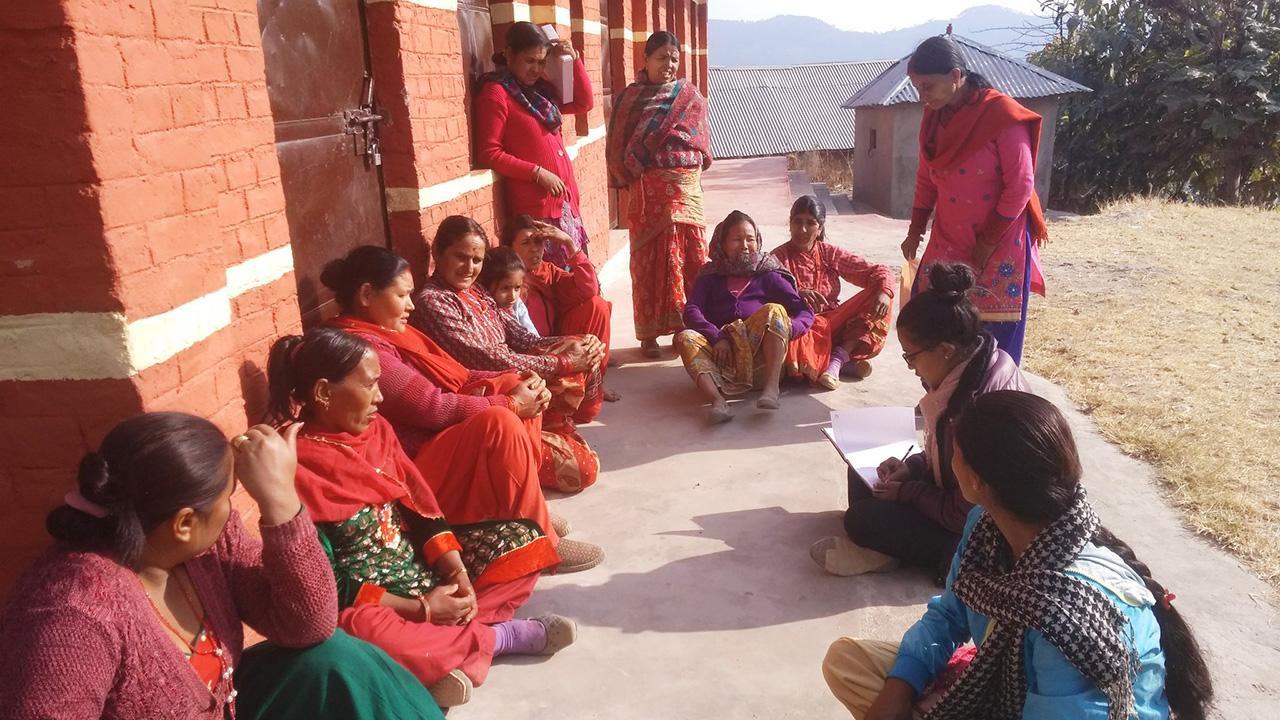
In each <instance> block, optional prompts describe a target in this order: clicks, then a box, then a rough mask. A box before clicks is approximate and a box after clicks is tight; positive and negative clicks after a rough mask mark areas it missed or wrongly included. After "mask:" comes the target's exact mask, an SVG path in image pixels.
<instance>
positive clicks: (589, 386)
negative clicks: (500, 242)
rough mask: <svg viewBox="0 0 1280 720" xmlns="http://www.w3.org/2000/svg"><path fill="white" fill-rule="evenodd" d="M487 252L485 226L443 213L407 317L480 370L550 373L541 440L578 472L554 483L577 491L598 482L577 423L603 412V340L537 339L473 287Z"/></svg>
mask: <svg viewBox="0 0 1280 720" xmlns="http://www.w3.org/2000/svg"><path fill="white" fill-rule="evenodd" d="M488 250H489V242H488V238H487V236H486V235H485V232H484V228H482V227H480V225H479V224H477V223H476V222H475V221H474V220H472V219H471V218H468V217H463V216H461V215H454V216H452V217H448V218H445V220H444V222H442V223H440V227H439V229H438V230H437V231H436V236H435V240H434V241H433V242H432V244H431V252H432V255H433V256H434V258H435V261H436V269H435V274H434V275H432V276H431V278H429V279H428V280H427V281H426V282H425V283H423V287H422V290H420V291H419V292H418V294H417V296H416V297H415V298H414V300H415V302H414V304H415V306H416V308H415V310H414V311H413V314H412V315H411V316H410V318H409V322H410V323H412V324H413V326H414V327H416V328H418V329H419V330H421V331H422V332H423V333H425V334H426V335H428V336H430V337H431V338H432V339H433V340H435V341H436V342H437V343H440V346H441V347H443V348H444V349H445V350H446V351H447V352H448V353H449V354H450V355H452V356H453V357H455V358H457V359H458V361H459V362H461V363H462V364H463V365H465V366H466V367H469V368H472V369H475V370H501V371H509V370H517V371H520V372H526V373H537V374H538V375H539V376H541V377H544V378H546V379H547V389H548V390H550V391H551V404H550V405H549V406H548V408H547V411H546V413H544V416H543V421H542V429H543V443H544V444H547V445H549V446H550V447H552V448H554V450H555V451H556V453H557V454H558V457H557V460H556V467H562V466H563V467H568V468H571V469H572V470H573V473H574V476H575V477H574V478H573V482H572V483H564V482H563V478H562V477H559V476H558V477H557V478H556V481H557V482H560V483H561V484H560V485H558V486H556V487H557V489H560V490H564V491H566V492H576V491H578V490H581V489H582V488H585V487H587V486H589V485H591V484H592V483H594V482H595V480H596V476H597V474H598V472H599V460H598V459H597V458H596V455H595V453H594V452H592V450H591V448H590V447H588V446H587V443H586V441H585V440H583V439H582V436H581V435H579V434H578V432H577V429H576V426H575V423H585V422H590V421H591V420H593V419H595V417H596V415H597V414H598V413H599V412H600V405H601V403H602V399H603V392H604V384H603V382H602V380H601V378H602V370H603V368H604V343H602V342H600V340H599V339H597V338H596V337H595V336H594V335H581V336H549V337H541V338H540V337H538V336H536V335H534V334H532V333H530V332H529V331H527V330H525V329H524V328H523V327H521V326H520V324H519V323H517V322H515V321H514V319H513V318H512V317H511V316H509V315H506V314H504V313H500V312H498V306H497V305H496V304H495V303H494V301H493V298H491V297H489V295H488V293H486V292H484V290H483V289H481V288H479V287H477V286H476V280H477V278H478V277H479V275H480V269H481V267H482V265H483V264H484V258H485V254H486V253H487V252H488Z"/></svg>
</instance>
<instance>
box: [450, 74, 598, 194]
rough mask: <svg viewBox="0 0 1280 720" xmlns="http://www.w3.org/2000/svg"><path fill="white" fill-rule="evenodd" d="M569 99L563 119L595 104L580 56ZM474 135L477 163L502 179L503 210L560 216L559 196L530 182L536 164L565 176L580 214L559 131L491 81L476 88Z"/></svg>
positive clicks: (587, 109)
mask: <svg viewBox="0 0 1280 720" xmlns="http://www.w3.org/2000/svg"><path fill="white" fill-rule="evenodd" d="M573 98H574V101H573V102H571V103H567V104H561V105H560V111H561V112H562V113H564V115H565V116H566V118H565V121H566V122H571V120H570V119H569V118H568V116H569V115H572V114H574V113H583V112H587V111H589V110H590V109H591V108H592V107H594V106H595V100H594V95H593V92H592V88H591V78H590V77H588V76H587V68H586V66H585V65H583V64H582V60H581V59H578V60H575V61H574V63H573ZM475 134H476V153H477V155H478V156H479V160H480V163H481V164H482V165H483V166H485V167H488V168H490V169H492V170H494V171H495V172H497V173H498V174H499V175H501V176H503V177H504V178H506V180H507V182H506V198H507V212H508V213H509V214H510V215H519V214H521V213H528V214H530V215H532V216H534V217H538V218H549V217H555V218H558V217H560V205H561V202H562V200H561V198H557V197H555V196H553V195H551V194H550V193H548V192H547V191H546V190H543V189H542V188H541V187H539V186H538V185H537V183H535V182H533V168H534V166H535V165H541V166H542V167H543V168H545V169H547V170H549V171H551V172H553V173H555V174H556V175H558V176H559V177H560V179H561V180H563V181H564V185H565V189H566V190H567V191H568V193H569V203H570V205H571V206H572V207H573V211H574V212H575V213H579V214H581V213H580V211H579V210H578V198H579V195H578V183H577V181H576V180H574V177H573V161H572V160H570V159H569V151H568V150H567V149H565V146H564V137H563V135H561V132H560V130H556V131H551V130H548V129H547V128H546V126H545V125H543V124H542V123H541V122H540V121H539V120H538V119H537V118H536V117H534V116H533V115H532V114H530V113H529V112H528V111H527V110H525V109H524V108H523V107H521V106H520V105H519V104H518V103H516V102H515V101H514V100H512V99H511V96H510V95H508V94H507V91H506V89H505V88H503V87H502V86H501V85H499V84H498V83H496V82H487V83H484V85H482V86H481V87H480V90H479V92H477V93H476V100H475Z"/></svg>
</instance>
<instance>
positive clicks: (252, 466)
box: [231, 423, 302, 525]
mask: <svg viewBox="0 0 1280 720" xmlns="http://www.w3.org/2000/svg"><path fill="white" fill-rule="evenodd" d="M301 429H302V423H292V424H290V425H288V426H286V427H285V428H284V429H283V430H282V431H281V432H276V429H275V428H273V427H271V426H270V425H254V426H253V427H251V428H249V429H248V430H246V431H245V432H244V434H243V435H237V436H236V437H235V438H233V439H232V440H231V448H232V450H231V452H232V456H233V458H234V463H235V473H236V477H238V478H240V482H241V484H243V485H244V489H245V491H246V492H248V493H249V497H251V498H253V501H254V502H256V503H257V504H258V509H259V510H260V511H261V512H262V522H263V524H264V525H283V524H284V523H287V522H289V521H290V520H292V519H293V517H294V516H295V515H297V514H298V510H300V509H301V508H302V501H300V500H299V499H298V491H297V490H296V489H294V475H295V474H296V472H297V469H298V431H299V430H301Z"/></svg>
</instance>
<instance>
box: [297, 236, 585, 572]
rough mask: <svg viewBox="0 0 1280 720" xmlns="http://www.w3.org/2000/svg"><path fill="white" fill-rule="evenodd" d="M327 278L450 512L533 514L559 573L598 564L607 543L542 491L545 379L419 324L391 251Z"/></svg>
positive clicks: (359, 258)
mask: <svg viewBox="0 0 1280 720" xmlns="http://www.w3.org/2000/svg"><path fill="white" fill-rule="evenodd" d="M320 280H321V282H323V283H324V284H325V285H326V286H327V287H329V288H330V289H332V290H333V291H334V297H335V300H336V301H337V303H338V306H339V307H341V308H342V312H343V314H342V315H340V316H338V317H337V318H335V319H334V320H332V321H331V322H330V324H331V325H333V326H334V327H337V328H339V329H342V330H346V331H347V332H350V333H353V334H355V335H359V336H360V337H361V338H363V339H364V340H365V341H367V342H368V343H369V344H370V345H371V346H372V347H373V350H374V352H375V353H377V355H378V359H379V362H380V364H381V367H382V374H381V376H380V377H379V379H378V385H379V388H380V389H381V391H382V394H383V396H384V397H385V398H386V399H385V401H384V402H383V403H382V405H381V407H380V408H379V409H380V411H381V413H382V415H383V416H385V417H386V419H387V420H388V421H390V422H391V426H392V427H393V428H394V429H395V432H396V435H397V436H398V437H399V439H400V443H401V445H402V446H403V447H404V450H405V452H406V453H408V454H409V455H410V456H411V457H413V458H414V462H415V463H416V464H417V466H418V470H419V472H421V473H422V475H423V477H425V478H426V481H427V484H429V485H430V486H431V488H432V490H433V491H434V492H435V494H436V498H437V500H438V501H439V503H440V506H441V508H442V509H443V510H444V512H445V514H446V515H447V516H448V517H449V518H450V519H451V520H452V521H453V522H458V523H473V522H480V521H483V520H488V519H491V518H495V517H505V518H524V519H527V520H533V521H534V522H536V523H537V524H538V526H539V527H540V528H542V530H543V531H544V532H546V533H547V536H548V537H549V538H550V539H551V541H552V543H554V544H555V545H556V550H557V552H558V553H559V554H560V559H561V563H560V565H559V566H558V567H557V572H562V573H564V572H576V571H578V570H586V569H589V568H592V567H595V566H596V565H598V564H599V563H600V561H601V560H602V559H603V557H604V554H603V553H602V552H601V550H600V548H599V547H598V546H596V545H592V544H590V543H585V542H578V541H574V540H568V539H563V538H561V537H560V535H562V534H564V529H563V528H565V527H566V526H567V523H565V522H564V521H563V520H560V519H558V518H553V517H552V516H551V515H550V513H549V512H548V511H547V503H546V499H545V498H544V497H543V494H542V489H541V482H540V475H541V473H542V465H543V464H544V448H543V443H542V413H543V410H544V409H545V408H546V407H547V403H548V402H550V399H551V398H550V393H549V392H548V391H547V389H546V383H545V382H543V380H542V379H541V378H539V377H538V376H536V375H533V374H526V375H523V376H522V375H518V374H516V373H511V372H477V371H471V370H468V369H466V368H465V367H463V366H462V365H461V364H459V363H458V362H457V361H456V360H454V359H453V358H452V357H450V356H449V354H448V353H446V352H445V351H444V350H442V349H441V348H440V346H439V345H436V344H435V343H434V342H432V340H431V339H430V338H428V337H426V336H425V335H423V334H422V333H420V332H418V331H417V330H415V329H414V328H412V327H410V326H409V325H408V324H407V323H406V319H407V316H408V314H409V313H410V312H412V311H413V302H412V300H410V298H409V296H410V294H411V293H412V292H413V277H412V276H411V275H410V274H409V263H408V262H406V261H405V260H404V258H402V257H400V256H399V255H396V254H395V253H393V252H391V251H390V250H387V249H386V248H381V247H377V246H374V245H365V246H363V247H359V248H356V249H355V250H352V251H351V252H350V253H349V254H348V255H347V256H346V257H345V258H341V259H338V260H334V261H333V262H331V263H329V264H328V265H326V266H325V269H324V272H323V273H322V274H321V276H320Z"/></svg>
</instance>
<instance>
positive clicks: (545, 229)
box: [533, 193, 578, 257]
mask: <svg viewBox="0 0 1280 720" xmlns="http://www.w3.org/2000/svg"><path fill="white" fill-rule="evenodd" d="M553 194H554V193H553ZM533 225H534V228H535V229H536V231H537V233H538V235H539V236H541V237H543V238H545V239H547V240H550V241H551V242H557V243H560V244H561V245H562V246H564V249H565V250H566V251H567V252H568V254H569V256H570V257H572V256H573V254H574V253H576V252H578V244H577V243H575V242H574V241H573V238H571V237H569V233H567V232H565V231H563V230H561V229H560V228H558V227H556V226H555V225H552V224H551V223H545V222H542V221H541V220H534V221H533Z"/></svg>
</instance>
